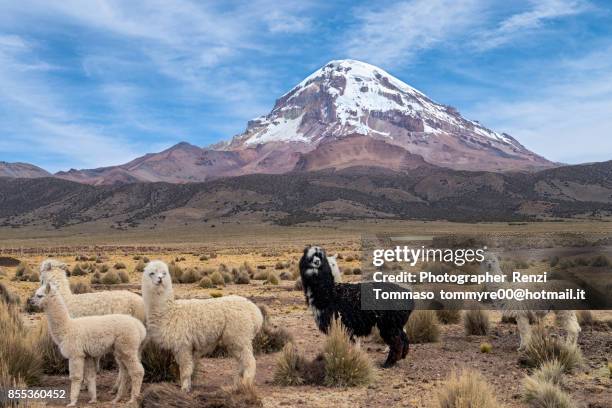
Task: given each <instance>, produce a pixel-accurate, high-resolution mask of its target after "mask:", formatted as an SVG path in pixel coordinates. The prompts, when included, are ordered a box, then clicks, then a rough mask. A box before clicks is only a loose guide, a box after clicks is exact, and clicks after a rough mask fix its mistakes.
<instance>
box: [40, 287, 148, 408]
mask: <svg viewBox="0 0 612 408" xmlns="http://www.w3.org/2000/svg"><path fill="white" fill-rule="evenodd" d="M30 302H32V303H33V304H35V305H36V306H41V307H42V308H43V309H45V312H46V313H47V321H48V323H49V332H50V333H51V337H52V338H53V341H54V342H55V344H57V346H58V347H59V350H60V352H61V353H62V355H63V356H64V357H65V358H67V359H68V360H69V369H70V379H71V382H72V383H71V390H70V405H74V404H75V403H76V401H77V399H78V395H79V391H80V388H81V382H82V380H83V376H84V375H85V377H86V378H87V382H88V389H89V392H90V396H91V399H92V401H95V400H96V386H95V376H96V370H95V359H96V358H100V357H102V356H103V355H105V354H107V353H109V352H113V353H114V355H115V358H116V359H117V363H118V365H119V378H120V379H121V383H120V384H119V392H118V394H117V400H119V399H120V398H121V397H122V395H123V393H124V391H125V389H126V387H127V378H128V376H129V378H130V379H131V382H132V395H131V401H135V399H136V397H138V394H140V386H141V384H142V378H143V376H144V369H143V368H142V365H141V363H140V349H141V346H142V344H143V342H144V340H145V338H146V329H145V327H144V325H143V324H142V322H141V321H139V320H137V319H135V318H133V317H132V316H127V315H124V314H110V315H104V316H87V317H79V318H71V317H70V315H69V313H68V308H67V307H66V304H65V303H64V301H63V299H62V295H61V293H60V292H59V290H58V288H57V287H56V286H54V285H53V284H49V283H46V284H45V285H44V286H41V287H40V288H39V289H38V290H37V291H36V293H35V294H34V296H33V297H32V299H30Z"/></svg>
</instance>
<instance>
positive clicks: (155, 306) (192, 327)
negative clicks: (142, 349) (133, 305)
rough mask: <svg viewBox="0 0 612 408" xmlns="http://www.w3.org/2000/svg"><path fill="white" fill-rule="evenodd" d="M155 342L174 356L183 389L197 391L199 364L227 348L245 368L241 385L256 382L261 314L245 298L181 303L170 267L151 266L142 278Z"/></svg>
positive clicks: (149, 332)
mask: <svg viewBox="0 0 612 408" xmlns="http://www.w3.org/2000/svg"><path fill="white" fill-rule="evenodd" d="M142 297H143V298H144V303H145V313H146V321H147V331H148V336H149V339H150V340H152V341H153V342H154V343H156V344H158V345H159V346H160V347H162V348H165V349H167V350H170V351H172V352H173V354H174V357H175V359H176V362H177V363H178V365H179V370H180V380H181V389H182V390H183V391H187V392H188V391H190V390H191V383H192V376H193V372H194V364H195V362H196V361H197V359H198V358H200V357H201V356H203V355H205V354H208V353H210V352H212V351H213V350H214V349H215V348H216V347H217V345H219V344H223V345H224V346H225V347H226V348H227V350H228V352H229V353H230V354H231V355H232V356H233V357H234V358H235V359H236V360H237V361H238V363H239V365H240V369H239V375H240V380H241V381H243V382H244V383H252V382H253V380H254V378H255V370H256V362H255V357H254V356H253V338H254V337H255V335H256V334H257V333H258V332H259V331H260V330H261V327H262V325H263V316H262V314H261V310H259V308H258V307H257V306H256V305H255V304H254V303H252V302H251V301H249V300H247V299H245V298H243V297H240V296H227V297H222V298H218V299H190V300H175V299H174V292H173V290H172V280H171V278H170V274H169V273H168V266H167V265H166V264H165V263H163V262H161V261H152V262H150V263H149V264H148V265H147V267H146V268H145V270H144V273H143V275H142Z"/></svg>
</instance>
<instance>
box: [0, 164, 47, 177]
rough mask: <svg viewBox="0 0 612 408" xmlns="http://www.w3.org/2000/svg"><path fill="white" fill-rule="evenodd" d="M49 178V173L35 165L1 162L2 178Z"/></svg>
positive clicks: (0, 171)
mask: <svg viewBox="0 0 612 408" xmlns="http://www.w3.org/2000/svg"><path fill="white" fill-rule="evenodd" d="M49 176H51V174H50V173H49V172H47V171H46V170H43V169H41V168H40V167H37V166H34V165H33V164H28V163H8V162H4V161H0V177H14V178H17V177H22V178H36V177H49Z"/></svg>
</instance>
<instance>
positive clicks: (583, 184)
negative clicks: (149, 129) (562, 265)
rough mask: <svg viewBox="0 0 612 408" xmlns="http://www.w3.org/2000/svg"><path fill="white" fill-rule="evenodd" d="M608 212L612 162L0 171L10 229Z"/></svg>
mask: <svg viewBox="0 0 612 408" xmlns="http://www.w3.org/2000/svg"><path fill="white" fill-rule="evenodd" d="M400 162H402V161H401V160H398V161H397V163H400ZM41 191H42V192H44V193H43V194H41ZM611 215H612V161H611V162H604V163H596V164H589V165H579V166H567V167H561V168H555V169H549V170H543V171H540V172H536V173H525V172H514V173H497V172H484V171H480V172H467V171H456V170H450V169H444V168H440V167H434V166H420V167H417V168H415V169H413V170H411V171H409V172H397V171H392V170H388V169H384V168H381V167H351V168H347V169H343V170H337V171H335V170H334V171H332V170H322V171H312V172H308V173H306V172H292V173H288V174H283V175H268V174H253V175H245V176H239V177H232V178H226V179H219V180H213V181H209V182H205V183H185V184H173V183H131V184H118V185H112V186H109V185H102V186H91V185H85V184H81V183H75V182H70V181H66V180H60V179H54V178H46V179H7V178H5V179H0V225H2V226H5V227H8V226H12V227H20V226H26V225H53V226H56V227H63V226H67V225H74V224H82V223H92V222H96V223H103V224H105V225H107V226H112V227H113V228H129V227H130V226H131V227H134V226H136V225H144V226H147V227H150V228H155V227H157V226H161V225H163V224H164V223H167V222H170V223H179V224H180V225H182V224H183V223H189V224H190V225H198V224H201V225H202V226H210V225H211V224H214V223H219V222H246V221H255V222H262V221H263V222H272V223H279V224H295V223H300V222H306V221H315V220H325V219H365V218H376V219H380V218H391V219H432V220H433V219H440V220H444V219H446V220H453V221H496V220H498V221H499V220H503V221H510V220H529V219H546V218H551V217H594V216H595V217H600V216H601V217H609V216H611Z"/></svg>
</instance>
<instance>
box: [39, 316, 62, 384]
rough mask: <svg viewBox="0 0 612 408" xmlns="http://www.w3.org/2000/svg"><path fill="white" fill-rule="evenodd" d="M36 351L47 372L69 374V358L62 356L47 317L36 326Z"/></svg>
mask: <svg viewBox="0 0 612 408" xmlns="http://www.w3.org/2000/svg"><path fill="white" fill-rule="evenodd" d="M35 330H36V351H37V353H39V355H40V357H41V359H42V369H43V371H44V373H45V374H49V375H64V374H68V360H67V359H66V358H64V356H62V353H60V351H59V348H58V347H57V345H56V344H55V343H54V342H53V339H52V338H51V334H50V333H49V326H48V323H47V319H46V318H43V319H42V320H41V321H40V322H39V323H38V326H37V327H36V329H35Z"/></svg>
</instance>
